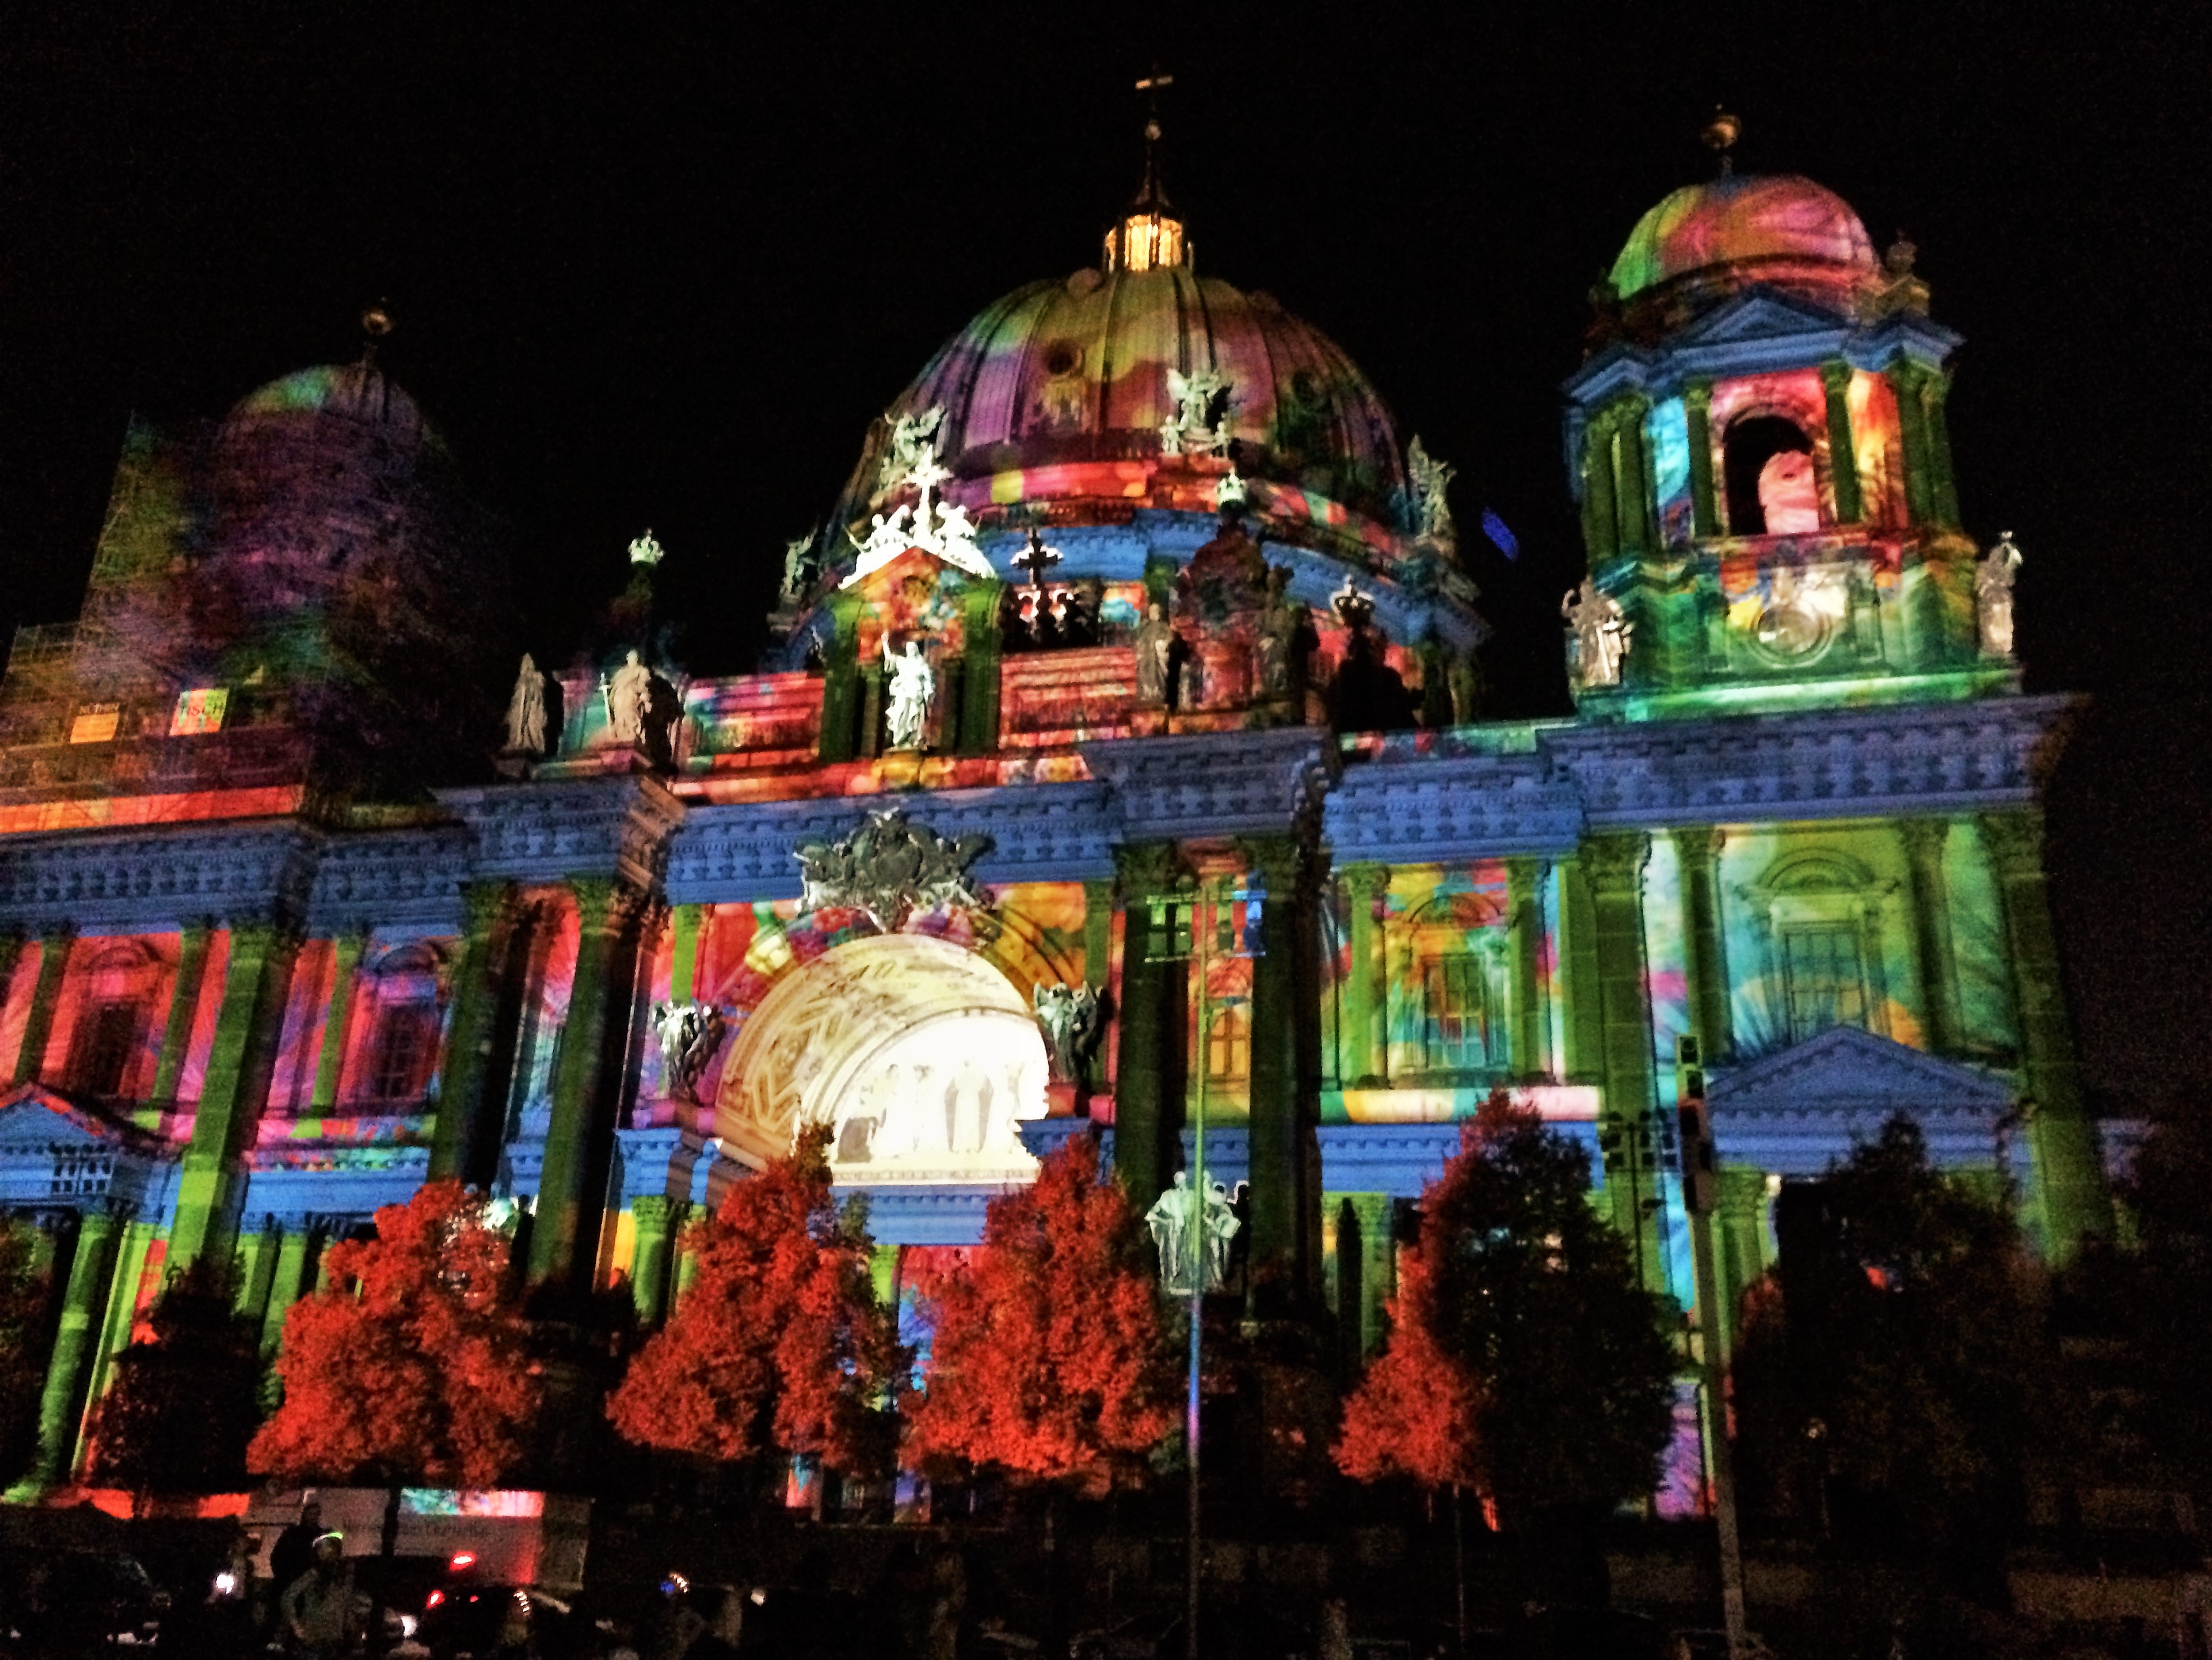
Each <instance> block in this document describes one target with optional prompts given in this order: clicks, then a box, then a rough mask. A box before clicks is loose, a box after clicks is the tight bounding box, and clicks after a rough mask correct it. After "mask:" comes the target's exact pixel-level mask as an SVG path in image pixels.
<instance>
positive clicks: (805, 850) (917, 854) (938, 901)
mask: <svg viewBox="0 0 2212 1660" xmlns="http://www.w3.org/2000/svg"><path fill="white" fill-rule="evenodd" d="M991 845H992V841H991V838H990V837H989V836H983V835H980V834H969V835H967V836H958V837H957V838H953V839H951V840H948V839H947V838H945V836H939V834H938V833H937V832H936V831H935V830H932V829H930V828H929V826H928V825H927V824H911V823H909V822H908V819H907V816H906V813H905V812H904V811H903V810H902V809H901V808H898V807H890V808H886V809H885V810H884V811H883V812H876V813H871V814H870V815H869V816H868V820H867V822H866V824H862V825H860V827H859V828H858V829H856V830H854V831H853V833H852V834H851V835H849V836H846V837H845V838H844V839H843V840H842V841H840V842H801V843H800V844H799V846H798V847H797V848H794V849H793V852H792V857H793V858H794V859H796V860H799V872H800V874H801V876H802V877H803V879H805V905H806V908H807V909H809V910H826V909H831V908H833V907H842V908H846V909H854V910H859V911H864V912H866V915H867V916H868V918H869V920H870V921H872V922H874V923H875V925H876V927H878V928H879V929H881V930H882V931H883V932H884V933H897V932H898V931H899V929H900V928H901V927H904V926H905V924H906V920H907V918H908V917H909V916H911V915H914V914H915V912H916V911H932V910H941V909H963V910H972V911H985V910H988V909H990V902H989V901H988V900H987V899H985V898H984V897H983V896H982V894H981V892H979V891H977V890H976V888H975V885H974V884H973V883H972V882H971V881H970V880H969V877H968V867H969V866H970V865H972V864H974V863H975V860H977V859H979V858H980V857H981V856H982V854H984V853H986V852H987V851H988V850H989V848H990V847H991Z"/></svg>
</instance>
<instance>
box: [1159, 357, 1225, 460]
mask: <svg viewBox="0 0 2212 1660" xmlns="http://www.w3.org/2000/svg"><path fill="white" fill-rule="evenodd" d="M1228 390H1229V381H1228V380H1227V378H1226V377H1225V376H1224V375H1223V374H1221V373H1220V371H1218V369H1200V370H1199V371H1197V372H1196V373H1195V374H1182V373H1181V372H1180V371H1179V370H1176V369H1170V370H1169V371H1168V396H1169V397H1170V398H1173V399H1175V404H1176V412H1175V416H1174V418H1173V419H1171V420H1167V421H1163V422H1162V423H1160V453H1161V454H1163V455H1217V454H1218V453H1221V451H1222V450H1224V449H1225V448H1226V447H1228V435H1227V434H1225V433H1224V432H1220V431H1217V430H1216V429H1215V428H1214V426H1213V424H1212V419H1211V417H1212V414H1213V406H1214V404H1215V402H1216V400H1218V398H1220V397H1221V395H1222V394H1223V393H1224V392H1227V391H1228ZM1223 424H1224V425H1226V424H1227V423H1226V420H1225V421H1224V423H1223Z"/></svg>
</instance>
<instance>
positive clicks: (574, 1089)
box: [530, 877, 643, 1292]
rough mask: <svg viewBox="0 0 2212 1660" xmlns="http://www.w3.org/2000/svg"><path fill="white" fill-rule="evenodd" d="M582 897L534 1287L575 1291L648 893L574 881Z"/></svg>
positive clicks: (535, 1223) (535, 1241)
mask: <svg viewBox="0 0 2212 1660" xmlns="http://www.w3.org/2000/svg"><path fill="white" fill-rule="evenodd" d="M569 887H570V889H571V891H573V892H574V895H575V899H576V921H577V936H576V976H575V979H574V982H572V983H571V985H570V988H569V992H568V1011H567V1013H566V1016H565V1018H564V1020H563V1024H562V1038H561V1053H560V1057H559V1059H558V1060H557V1061H556V1063H555V1065H554V1069H553V1085H552V1097H553V1101H552V1107H553V1111H552V1122H551V1123H550V1125H548V1127H547V1128H546V1132H545V1163H544V1170H543V1171H542V1173H541V1174H540V1176H539V1177H538V1208H537V1211H536V1213H535V1215H534V1216H533V1218H532V1222H531V1227H530V1284H531V1286H532V1288H533V1289H535V1288H539V1287H552V1288H554V1289H555V1290H556V1291H557V1292H566V1291H570V1290H574V1289H576V1288H577V1287H578V1286H580V1284H581V1281H582V1278H583V1276H584V1275H585V1274H586V1273H588V1272H589V1270H590V1268H591V1267H592V1260H593V1257H594V1256H595V1254H596V1251H597V1248H598V1243H599V1218H600V1214H601V1213H602V1211H603V1209H604V1204H605V1195H604V1194H603V1193H599V1192H596V1191H593V1190H592V1176H593V1173H594V1172H595V1171H596V1172H599V1173H600V1174H601V1175H602V1176H603V1175H604V1173H605V1167H606V1150H607V1147H608V1146H610V1145H611V1141H612V1138H613V1134H614V1110H613V1109H614V1104H615V1101H616V1099H617V1095H618V1094H619V1090H620V1083H621V1079H620V1076H619V1068H616V1069H613V1071H614V1073H615V1075H614V1076H610V1075H609V1074H610V1071H611V1069H610V1068H609V1067H608V1066H607V1061H608V1055H607V1049H608V1038H609V1036H610V1027H611V1016H612V1014H613V1013H614V1012H615V1011H617V1010H619V1009H621V1008H623V1007H624V1006H626V1005H627V1004H628V1003H629V998H630V986H631V980H632V970H633V969H634V967H635V964H632V963H630V962H628V961H626V960H625V959H626V958H629V957H634V956H635V947H636V940H635V931H634V930H635V922H636V921H637V919H638V915H639V913H640V911H641V909H642V903H643V902H642V900H641V897H640V896H639V895H637V894H635V893H634V892H632V891H629V890H627V889H623V888H621V887H618V886H617V885H616V884H615V882H614V881H613V880H611V879H608V878H604V877H590V878H582V879H578V880H575V881H574V882H571V883H570V884H569Z"/></svg>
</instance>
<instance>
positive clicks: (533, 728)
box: [507, 652, 545, 755]
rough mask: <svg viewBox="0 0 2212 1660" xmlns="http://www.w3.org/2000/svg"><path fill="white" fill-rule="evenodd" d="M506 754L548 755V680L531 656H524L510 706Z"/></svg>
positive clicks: (515, 681) (508, 707)
mask: <svg viewBox="0 0 2212 1660" xmlns="http://www.w3.org/2000/svg"><path fill="white" fill-rule="evenodd" d="M507 753H508V754H510V755H543V754H544V753H545V676H544V674H543V673H542V672H540V671H539V669H538V662H537V660H536V659H535V658H533V657H532V656H531V654H529V653H528V652H525V653H523V654H522V668H521V671H520V672H519V673H517V674H516V676H515V677H514V693H513V696H510V697H509V698H508V699H507Z"/></svg>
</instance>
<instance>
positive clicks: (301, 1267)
mask: <svg viewBox="0 0 2212 1660" xmlns="http://www.w3.org/2000/svg"><path fill="white" fill-rule="evenodd" d="M307 1244H308V1237H307V1228H306V1227H304V1226H301V1227H296V1228H286V1229H284V1230H283V1236H282V1237H280V1238H279V1239H278V1240H277V1242H276V1266H275V1267H274V1268H272V1269H271V1270H270V1275H269V1300H268V1301H267V1302H266V1303H264V1304H262V1312H261V1359H262V1363H263V1364H264V1365H267V1364H268V1363H269V1362H270V1361H272V1360H274V1359H276V1355H277V1353H278V1351H280V1350H281V1349H282V1348H283V1347H284V1316H286V1315H288V1314H289V1313H290V1312H291V1311H292V1305H293V1304H295V1303H296V1302H298V1301H299V1300H300V1293H301V1290H302V1288H303V1287H305V1286H306V1285H307Z"/></svg>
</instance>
